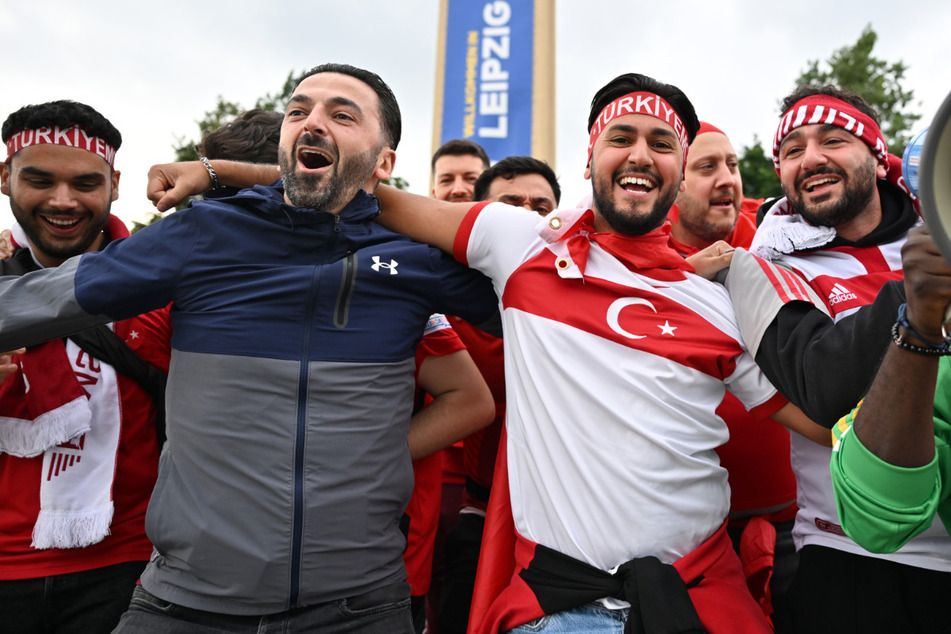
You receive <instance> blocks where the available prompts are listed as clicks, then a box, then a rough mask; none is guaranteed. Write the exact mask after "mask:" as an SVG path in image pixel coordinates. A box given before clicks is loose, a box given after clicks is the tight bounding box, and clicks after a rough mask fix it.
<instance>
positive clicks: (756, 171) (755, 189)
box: [739, 134, 782, 198]
mask: <svg viewBox="0 0 951 634" xmlns="http://www.w3.org/2000/svg"><path fill="white" fill-rule="evenodd" d="M739 163H740V175H741V176H742V177H743V195H744V196H745V197H746V198H770V197H772V196H779V195H780V194H781V193H782V190H781V189H780V186H779V177H778V176H777V175H776V169H775V168H774V167H773V158H772V154H770V155H767V154H766V150H764V149H763V144H762V143H761V142H760V140H759V137H758V136H757V135H755V134H754V135H753V145H744V146H743V151H742V152H741V153H740V157H739Z"/></svg>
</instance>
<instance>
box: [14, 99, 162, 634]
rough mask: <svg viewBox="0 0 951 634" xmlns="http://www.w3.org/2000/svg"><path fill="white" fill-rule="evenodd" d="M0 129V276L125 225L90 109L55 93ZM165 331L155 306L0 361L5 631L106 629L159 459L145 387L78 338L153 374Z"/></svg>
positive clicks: (116, 608) (134, 556)
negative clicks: (2, 231) (6, 242)
mask: <svg viewBox="0 0 951 634" xmlns="http://www.w3.org/2000/svg"><path fill="white" fill-rule="evenodd" d="M2 135H3V140H4V142H5V144H6V147H7V158H6V161H5V162H4V163H3V164H2V166H0V190H2V192H3V193H4V194H5V195H6V196H8V197H9V201H10V208H11V209H12V211H13V215H14V217H15V219H16V225H15V226H14V227H13V232H12V233H13V237H12V242H15V244H16V245H17V248H16V249H15V250H14V252H13V254H12V255H11V257H10V259H8V260H2V261H0V275H22V274H24V273H26V272H28V271H36V270H39V269H41V268H55V267H57V266H59V265H60V264H62V263H63V262H64V261H66V259H67V258H69V257H71V256H74V255H80V254H82V253H86V252H93V251H99V250H100V249H103V248H105V247H106V245H108V244H109V243H110V242H111V241H113V240H118V239H120V238H124V237H126V236H128V235H129V232H128V229H126V227H125V225H124V224H122V222H121V221H120V220H119V219H118V218H116V217H114V216H112V215H111V213H110V211H111V207H112V201H113V200H115V199H116V198H117V197H118V196H119V172H118V171H117V170H116V169H115V165H114V160H115V154H116V150H118V149H119V146H120V144H121V143H122V136H121V135H120V134H119V131H118V130H117V129H116V128H115V126H113V125H112V123H110V122H109V121H108V120H107V119H106V118H105V117H103V116H102V114H100V113H99V112H97V111H96V110H95V109H93V108H92V107H90V106H88V105H86V104H82V103H78V102H75V101H67V100H63V101H54V102H48V103H43V104H35V105H30V106H25V107H23V108H21V109H20V110H17V111H16V112H14V113H12V114H11V115H10V116H9V117H7V119H6V121H4V123H3V131H2ZM48 290H49V289H46V288H44V287H42V286H38V287H37V288H36V291H35V293H34V294H31V295H32V296H31V300H29V301H43V300H42V298H43V297H44V296H45V293H46V292H48ZM28 305H29V304H24V306H28ZM24 306H17V307H16V308H17V309H22V308H23V307H24ZM12 310H14V307H13V306H11V305H8V304H3V305H2V306H0V311H2V312H5V313H6V312H10V311H12ZM170 336H171V330H170V328H169V315H168V311H167V310H165V309H161V310H156V311H153V312H151V313H147V314H145V315H140V316H136V317H133V318H131V319H126V320H122V321H116V322H115V323H113V324H112V325H111V326H108V327H107V326H102V327H101V329H97V330H93V331H91V332H86V333H82V334H81V336H72V337H70V338H69V339H66V340H56V341H51V342H49V343H46V344H42V345H38V346H31V347H30V348H28V349H27V350H26V351H25V352H24V353H23V354H22V356H19V355H18V356H16V357H15V362H16V363H15V365H14V366H12V367H9V366H8V367H7V369H9V370H12V371H13V372H12V375H11V376H7V377H6V378H5V379H2V380H0V482H2V483H3V490H4V494H3V496H2V497H0V553H2V554H0V614H3V615H5V616H7V618H6V619H5V624H4V631H8V632H11V633H13V634H39V633H41V632H68V631H74V632H75V631H84V632H90V633H92V634H100V633H102V634H105V633H107V632H111V631H112V630H113V628H114V627H115V626H116V623H118V621H119V617H120V616H121V614H122V613H123V612H124V611H125V609H126V608H127V607H128V605H129V598H130V597H131V596H132V591H133V589H134V588H135V582H136V580H137V579H138V578H139V575H140V574H141V573H142V570H143V568H145V564H146V562H147V561H148V559H149V555H150V554H151V552H152V545H151V544H150V543H149V540H148V538H147V537H146V535H145V509H146V507H147V506H148V503H149V497H150V496H151V493H152V488H153V486H154V485H155V478H156V473H157V468H158V454H159V447H158V443H157V440H158V435H157V434H156V427H155V423H156V417H157V412H158V406H157V403H156V400H155V399H156V398H158V394H152V393H149V392H147V391H146V390H145V389H144V388H143V387H142V385H140V384H139V382H138V381H137V380H136V378H135V377H136V376H137V375H136V374H135V373H134V372H132V371H130V369H129V367H124V366H123V364H122V363H118V362H117V360H116V359H115V358H113V356H111V355H110V354H109V351H108V350H106V351H104V350H96V349H95V348H90V341H91V340H92V341H97V340H98V341H106V342H110V341H111V342H112V343H113V344H114V345H113V346H112V347H110V346H106V347H107V348H110V350H112V351H119V350H121V351H124V352H125V353H127V354H128V355H129V356H130V357H131V358H132V359H135V360H136V363H137V364H138V365H137V366H135V364H133V366H135V367H137V368H138V369H139V370H143V371H145V372H146V373H148V372H149V370H148V369H149V368H151V370H150V371H151V373H153V375H154V376H156V377H158V379H159V381H160V380H161V374H162V373H163V372H165V371H167V369H168V358H169V337H170ZM153 366H154V367H153ZM0 376H2V375H0Z"/></svg>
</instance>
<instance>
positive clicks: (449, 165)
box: [431, 139, 489, 203]
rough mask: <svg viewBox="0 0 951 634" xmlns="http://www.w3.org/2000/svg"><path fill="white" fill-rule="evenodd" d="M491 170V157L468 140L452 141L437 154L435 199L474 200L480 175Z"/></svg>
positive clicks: (434, 180)
mask: <svg viewBox="0 0 951 634" xmlns="http://www.w3.org/2000/svg"><path fill="white" fill-rule="evenodd" d="M487 167H489V155H488V154H486V153H485V150H484V149H483V148H482V146H481V145H479V144H478V143H476V142H474V141H470V140H468V139H450V140H449V141H446V142H445V143H443V144H442V145H441V146H439V149H438V150H436V152H435V153H434V154H433V162H432V168H433V191H432V194H431V195H432V197H433V198H436V199H438V200H448V201H449V202H453V203H460V202H469V201H471V200H472V194H473V189H474V188H475V182H476V179H477V178H479V174H481V173H482V172H483V170H485V169H486V168H487Z"/></svg>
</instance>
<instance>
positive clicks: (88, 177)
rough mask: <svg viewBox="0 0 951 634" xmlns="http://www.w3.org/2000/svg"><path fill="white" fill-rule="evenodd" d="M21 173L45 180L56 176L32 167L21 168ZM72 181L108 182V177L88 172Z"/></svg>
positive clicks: (74, 177)
mask: <svg viewBox="0 0 951 634" xmlns="http://www.w3.org/2000/svg"><path fill="white" fill-rule="evenodd" d="M20 171H21V172H25V173H27V174H30V175H31V176H43V177H45V178H53V177H54V176H56V174H54V173H53V172H47V171H46V170H41V169H39V168H37V167H31V166H29V165H27V166H26V167H21V168H20ZM70 180H106V176H105V175H104V174H102V173H101V172H88V173H86V174H75V175H73V176H70Z"/></svg>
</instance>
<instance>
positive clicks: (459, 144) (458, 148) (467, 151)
mask: <svg viewBox="0 0 951 634" xmlns="http://www.w3.org/2000/svg"><path fill="white" fill-rule="evenodd" d="M466 155H472V156H475V157H476V158H478V159H480V160H481V161H482V166H483V167H486V168H487V167H489V155H488V154H486V153H485V149H484V148H483V147H482V146H481V145H479V144H478V143H476V142H475V141H470V140H469V139H450V140H449V141H446V142H445V143H443V144H442V145H440V146H439V149H438V150H436V153H435V154H433V160H432V172H433V174H435V173H436V159H438V158H439V157H441V156H466Z"/></svg>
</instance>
